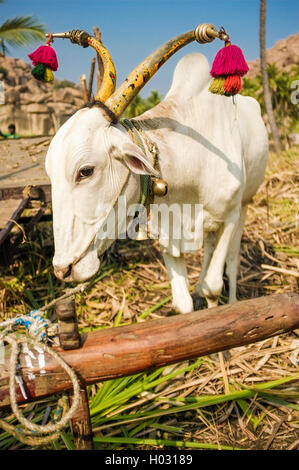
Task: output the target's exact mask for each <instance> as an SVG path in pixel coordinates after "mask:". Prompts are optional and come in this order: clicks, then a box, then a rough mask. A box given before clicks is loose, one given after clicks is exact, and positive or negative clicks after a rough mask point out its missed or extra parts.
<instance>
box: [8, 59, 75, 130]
mask: <svg viewBox="0 0 299 470" xmlns="http://www.w3.org/2000/svg"><path fill="white" fill-rule="evenodd" d="M31 69H32V67H31V65H30V64H27V63H26V62H24V61H23V60H21V59H15V58H11V57H0V84H1V82H2V88H4V93H2V95H3V97H4V99H2V103H3V104H1V102H0V130H1V131H2V132H7V127H8V125H9V124H11V123H14V124H15V125H16V132H17V133H18V134H19V135H21V136H41V135H53V134H54V133H55V132H56V131H57V129H58V128H59V127H60V126H61V125H62V124H63V123H64V122H65V121H66V120H67V119H68V118H69V117H70V116H71V115H72V114H73V113H74V112H75V111H77V110H78V109H79V108H80V107H81V106H82V105H83V99H82V93H81V91H80V88H79V86H77V85H75V84H72V83H71V82H59V81H58V80H55V81H54V82H52V83H42V82H39V81H37V80H36V79H35V78H34V77H33V76H32V75H31ZM65 85H67V86H65Z"/></svg>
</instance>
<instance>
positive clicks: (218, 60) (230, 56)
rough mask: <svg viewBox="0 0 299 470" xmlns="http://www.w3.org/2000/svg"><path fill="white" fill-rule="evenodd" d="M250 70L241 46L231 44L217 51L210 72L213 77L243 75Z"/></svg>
mask: <svg viewBox="0 0 299 470" xmlns="http://www.w3.org/2000/svg"><path fill="white" fill-rule="evenodd" d="M248 70H249V68H248V65H247V63H246V61H245V59H244V55H243V52H242V50H241V49H240V47H238V46H235V45H229V46H225V47H223V48H222V49H220V51H219V52H218V53H217V55H216V57H215V59H214V62H213V65H212V69H211V72H210V73H211V75H212V77H219V75H239V76H240V77H242V76H243V75H245V74H246V73H247V72H248Z"/></svg>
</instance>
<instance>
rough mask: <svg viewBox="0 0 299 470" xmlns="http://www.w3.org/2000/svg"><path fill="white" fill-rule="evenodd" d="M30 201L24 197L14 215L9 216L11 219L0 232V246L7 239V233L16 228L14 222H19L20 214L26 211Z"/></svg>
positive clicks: (27, 197)
mask: <svg viewBox="0 0 299 470" xmlns="http://www.w3.org/2000/svg"><path fill="white" fill-rule="evenodd" d="M29 201H30V197H29V196H26V197H24V198H23V199H22V201H21V202H20V204H19V206H18V207H17V209H16V210H15V211H14V213H13V214H12V216H11V219H10V220H9V221H8V222H6V224H5V226H4V227H3V229H2V230H1V231H0V245H1V244H2V243H3V242H4V240H5V239H6V238H7V237H8V235H9V233H10V232H11V230H12V229H13V228H14V227H15V226H16V222H17V221H18V220H19V218H20V217H21V215H22V212H23V211H24V209H26V207H27V205H28V203H29Z"/></svg>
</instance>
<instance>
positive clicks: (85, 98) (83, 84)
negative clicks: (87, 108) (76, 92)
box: [80, 74, 88, 103]
mask: <svg viewBox="0 0 299 470" xmlns="http://www.w3.org/2000/svg"><path fill="white" fill-rule="evenodd" d="M80 82H81V88H82V97H83V101H84V103H87V102H88V92H87V85H86V75H85V74H83V75H81V77H80Z"/></svg>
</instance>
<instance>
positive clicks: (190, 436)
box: [0, 150, 299, 449]
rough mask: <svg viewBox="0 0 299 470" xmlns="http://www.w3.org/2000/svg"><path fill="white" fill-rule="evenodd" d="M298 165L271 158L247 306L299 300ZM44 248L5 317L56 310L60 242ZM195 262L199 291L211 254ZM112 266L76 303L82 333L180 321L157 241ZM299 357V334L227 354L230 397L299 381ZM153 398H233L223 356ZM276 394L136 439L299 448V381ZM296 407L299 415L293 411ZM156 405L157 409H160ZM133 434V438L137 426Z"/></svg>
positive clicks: (20, 280) (120, 253)
mask: <svg viewBox="0 0 299 470" xmlns="http://www.w3.org/2000/svg"><path fill="white" fill-rule="evenodd" d="M298 156H299V153H298V151H296V150H289V151H286V152H283V153H282V154H281V155H279V156H277V155H274V154H272V155H270V159H269V164H268V169H267V174H266V178H265V180H264V182H263V184H262V186H261V187H260V190H259V192H258V194H257V195H256V196H255V198H254V202H253V204H252V205H250V207H249V210H248V216H247V222H246V226H245V230H244V234H243V238H242V247H241V263H240V264H241V266H240V276H239V280H238V296H239V299H240V300H241V299H248V298H252V297H258V296H261V295H269V294H274V293H281V292H290V291H296V290H298V271H299V269H298V268H299V262H298V253H299V249H298V243H297V238H296V232H297V231H298V213H297V204H298V195H299V193H298ZM296 171H297V173H296ZM296 185H297V186H296ZM45 233H47V232H45ZM39 243H40V244H41V245H42V246H43V249H42V250H40V246H38V242H31V245H30V249H31V252H32V253H34V257H33V258H32V260H31V266H30V263H28V259H27V260H26V262H25V261H24V259H23V258H22V250H26V246H25V247H24V246H23V247H21V248H20V253H19V255H17V256H16V257H15V259H14V263H12V264H11V266H10V268H9V269H7V270H6V271H5V273H4V276H3V277H2V281H1V285H0V308H1V312H3V313H2V315H3V314H4V316H5V317H8V316H11V315H14V314H16V313H21V312H26V311H28V309H29V308H32V307H34V306H40V305H42V304H44V303H47V302H49V301H51V300H52V299H53V298H54V296H57V295H58V294H60V293H61V291H62V289H63V287H64V286H61V284H59V283H58V282H57V281H56V280H55V279H53V277H52V273H51V266H50V263H49V259H50V257H51V255H52V245H51V233H48V234H47V235H46V236H45V235H44V238H43V239H42V240H41V239H40V240H39ZM32 256H33V255H32ZM186 259H187V266H188V273H189V279H190V285H191V287H192V286H194V285H195V283H196V281H197V279H198V276H199V272H200V266H201V262H202V252H199V253H198V254H197V255H196V256H193V255H188V256H187V257H186ZM104 266H105V269H104V271H103V272H102V274H101V276H99V277H98V278H94V279H93V281H92V282H91V283H90V286H89V287H88V288H87V290H86V293H85V294H84V295H77V297H76V302H77V312H78V319H79V326H80V328H81V330H82V331H86V330H91V329H94V328H103V327H113V326H119V325H123V324H128V323H131V322H137V321H146V320H145V318H143V319H142V318H141V315H142V314H143V317H146V319H150V318H151V319H155V318H160V317H164V316H167V315H168V314H169V313H170V311H171V301H170V294H171V292H170V283H169V280H168V276H167V272H166V269H165V267H164V265H163V263H162V258H161V255H160V251H159V246H158V244H157V243H156V242H155V241H146V242H143V243H142V244H138V243H137V242H133V241H123V242H116V245H115V246H114V247H113V250H110V252H109V253H108V254H107V255H106V258H105V261H104ZM16 273H18V275H16ZM225 302H227V285H226V283H225V287H224V290H223V293H222V296H221V303H225ZM35 304H36V305H35ZM144 313H145V315H144ZM298 348H299V331H298V330H297V331H295V332H292V333H290V334H286V335H281V336H279V337H275V338H271V339H268V340H265V341H262V342H259V343H256V344H254V345H249V346H246V347H241V348H236V349H234V350H231V351H229V352H227V353H226V354H225V356H224V358H225V359H224V367H225V371H226V376H227V379H228V382H229V384H230V387H232V389H233V390H238V389H240V384H242V386H247V387H250V386H251V387H254V386H255V385H256V384H258V383H261V382H265V381H270V380H276V379H280V378H283V377H286V376H290V375H294V374H295V373H296V372H298V356H297V355H296V354H297V353H298ZM94 387H95V388H94V389H91V394H95V393H96V391H97V386H94ZM152 393H153V395H152V399H153V400H154V401H155V400H157V399H158V398H159V400H160V401H159V409H161V410H167V409H168V408H169V407H170V406H172V405H173V400H175V401H176V400H177V402H178V403H182V400H187V399H188V397H193V396H202V395H215V394H216V395H218V394H223V393H224V380H223V368H221V364H220V362H219V355H211V356H209V357H206V358H204V359H203V361H202V362H201V365H200V366H199V367H198V368H197V369H196V370H195V371H192V372H190V373H186V374H185V375H181V376H179V378H176V379H173V380H172V381H169V383H167V385H166V386H164V388H162V389H161V388H159V387H158V388H157V389H155V390H153V391H152ZM276 393H278V395H279V396H281V400H279V399H278V400H277V401H276V403H275V402H273V400H271V401H267V398H265V397H262V398H261V397H260V396H257V395H255V396H254V397H253V398H249V399H246V400H235V401H231V402H228V403H223V404H222V405H215V406H209V407H206V408H198V409H196V410H192V411H188V412H185V413H177V414H174V415H172V416H170V417H169V416H168V417H167V416H166V417H161V418H160V419H159V420H158V421H157V420H156V421H155V422H154V423H153V424H152V425H148V426H147V427H144V428H142V429H140V431H139V433H137V434H136V436H135V437H146V438H163V439H170V440H171V439H180V440H185V441H186V440H188V441H195V442H196V441H200V442H205V443H212V444H215V445H217V446H223V445H228V446H233V447H242V448H246V449H296V448H299V405H298V396H299V388H298V381H297V382H296V381H295V382H290V383H287V384H285V385H284V386H282V387H279V388H278V389H277V390H276ZM161 399H162V402H161ZM288 399H291V403H293V404H296V403H297V405H295V406H293V407H290V406H289V405H288V403H289V402H288ZM143 400H144V396H143V397H141V396H139V397H136V399H135V402H133V403H132V405H131V407H130V412H131V413H134V412H137V411H138V410H139V407H140V405H141V404H142V403H144V402H143ZM140 401H141V402H142V403H140ZM153 403H154V402H153ZM153 403H152V405H151V406H152V407H154V408H155V406H156V407H157V406H158V405H157V402H155V403H156V405H153ZM112 421H113V419H112ZM131 426H132V425H131ZM126 429H127V431H128V432H129V431H130V429H131V428H130V425H127V427H126ZM102 433H104V434H102ZM98 435H100V436H102V435H105V436H114V437H115V436H116V437H117V436H122V435H123V429H122V428H121V427H120V426H118V427H115V426H113V423H112V422H111V427H110V428H109V425H107V426H105V431H101V430H99V431H98ZM141 447H142V448H148V447H147V446H145V445H143V446H141ZM117 448H119V447H117ZM151 448H155V446H151ZM157 448H158V447H157Z"/></svg>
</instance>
